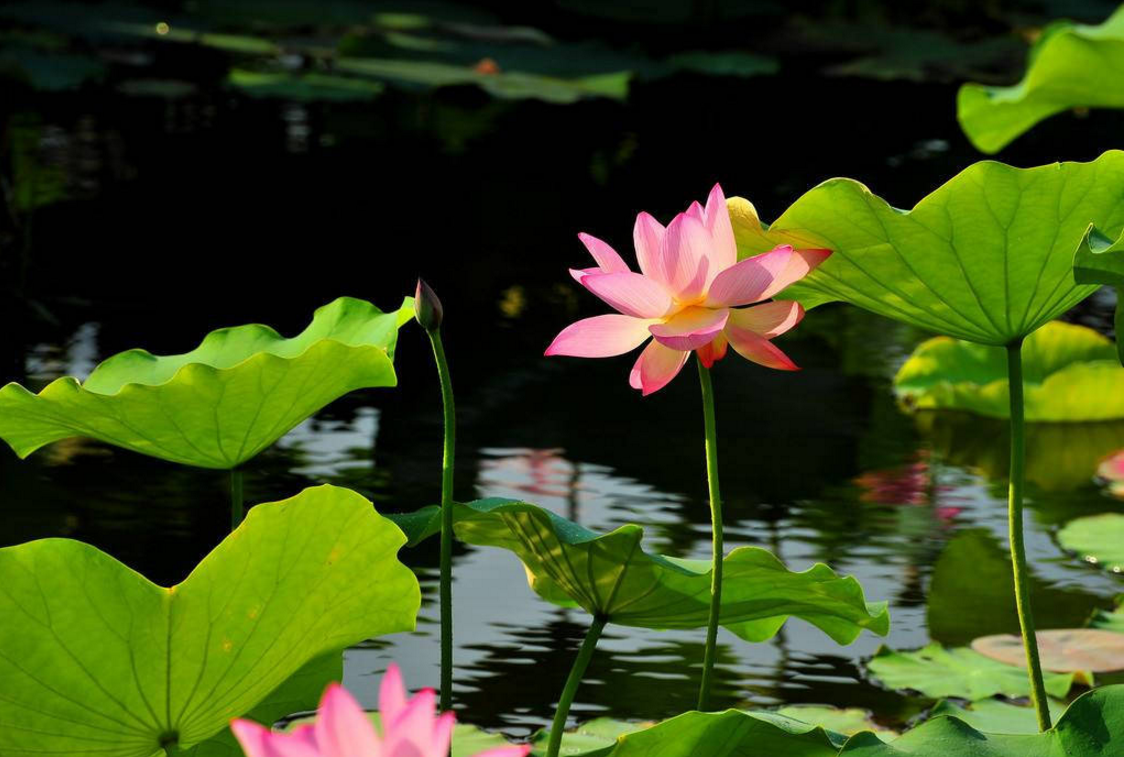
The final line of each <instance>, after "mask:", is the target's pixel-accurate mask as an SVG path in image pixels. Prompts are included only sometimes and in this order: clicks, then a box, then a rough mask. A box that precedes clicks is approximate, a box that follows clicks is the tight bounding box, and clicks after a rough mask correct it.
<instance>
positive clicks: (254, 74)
mask: <svg viewBox="0 0 1124 757" xmlns="http://www.w3.org/2000/svg"><path fill="white" fill-rule="evenodd" d="M226 80H227V82H228V83H229V84H230V85H231V86H233V87H236V88H238V89H240V90H242V91H243V92H245V93H246V94H248V95H250V96H252V97H275V98H279V99H283V100H300V101H304V102H318V101H323V100H331V101H337V102H354V101H364V100H370V99H371V98H374V97H377V96H378V95H380V94H381V93H382V92H383V90H384V89H386V86H385V85H383V84H382V83H381V82H377V81H370V80H369V79H357V78H354V77H348V76H334V75H332V74H318V73H302V74H289V73H270V72H263V71H249V70H246V69H241V68H235V69H232V70H231V72H230V74H229V75H228V76H227V79H226Z"/></svg>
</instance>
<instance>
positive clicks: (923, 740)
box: [839, 686, 1124, 757]
mask: <svg viewBox="0 0 1124 757" xmlns="http://www.w3.org/2000/svg"><path fill="white" fill-rule="evenodd" d="M839 754H840V757H906V755H909V756H910V757H1117V756H1118V755H1121V754H1124V686H1104V687H1102V688H1099V689H1094V690H1093V691H1090V692H1087V693H1085V694H1083V695H1082V696H1080V697H1078V698H1077V699H1076V700H1074V702H1073V704H1071V705H1070V706H1069V708H1068V709H1067V710H1066V711H1065V714H1063V715H1062V716H1061V718H1060V719H1059V720H1058V722H1057V724H1056V725H1055V726H1054V727H1053V728H1051V729H1050V730H1048V731H1046V732H1045V733H1040V734H1034V735H1018V734H994V733H982V732H980V731H977V730H976V729H975V728H973V727H972V726H970V725H968V724H967V723H965V722H964V721H962V720H960V719H959V718H956V717H938V718H933V719H932V720H928V721H926V722H924V723H922V724H921V725H919V726H918V727H917V728H914V729H913V730H911V731H907V732H906V733H905V734H904V735H903V736H901V737H900V738H897V739H895V740H893V741H891V742H890V743H889V744H884V743H882V742H881V741H880V740H879V739H878V738H876V737H875V736H874V735H873V734H869V733H862V734H859V735H857V736H855V737H853V738H851V740H850V741H848V742H847V745H846V746H845V747H844V748H843V751H842V752H840V753H839Z"/></svg>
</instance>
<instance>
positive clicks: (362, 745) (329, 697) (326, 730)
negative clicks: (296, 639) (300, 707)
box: [315, 668, 400, 757]
mask: <svg viewBox="0 0 1124 757" xmlns="http://www.w3.org/2000/svg"><path fill="white" fill-rule="evenodd" d="M395 670H396V671H397V668H395ZM387 675H388V676H389V671H388V672H387ZM399 683H400V680H399ZM383 685H384V686H385V685H386V678H385V677H384V678H383ZM382 698H383V697H382V694H381V692H380V694H379V700H380V704H381V703H382V702H381V700H382ZM391 699H392V701H393V697H391ZM391 709H392V710H393V709H394V708H393V704H392V706H391ZM382 717H384V718H385V717H387V716H386V713H385V712H383V713H382ZM383 722H384V723H385V722H386V721H385V720H384V721H383ZM315 728H316V745H317V746H318V747H319V748H320V752H321V753H322V754H323V755H325V756H326V757H328V756H330V757H335V755H339V757H348V756H349V755H377V754H378V752H379V749H380V747H379V737H378V735H377V734H376V733H375V726H374V724H373V723H371V719H370V718H369V717H367V713H366V712H364V711H363V708H362V707H360V706H359V703H358V702H356V701H355V698H354V697H352V696H351V694H349V693H347V690H346V689H344V687H342V686H340V685H339V684H338V683H333V684H331V685H330V686H328V688H327V690H325V692H324V696H323V698H322V699H321V700H320V710H319V713H318V716H317V718H316V726H315Z"/></svg>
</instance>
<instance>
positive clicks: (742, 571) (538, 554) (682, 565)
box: [391, 499, 890, 644]
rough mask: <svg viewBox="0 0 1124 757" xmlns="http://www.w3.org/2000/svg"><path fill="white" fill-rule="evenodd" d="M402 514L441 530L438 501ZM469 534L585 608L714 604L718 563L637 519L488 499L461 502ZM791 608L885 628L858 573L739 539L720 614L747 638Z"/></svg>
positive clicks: (666, 621)
mask: <svg viewBox="0 0 1124 757" xmlns="http://www.w3.org/2000/svg"><path fill="white" fill-rule="evenodd" d="M391 517H393V518H394V520H395V522H397V523H398V524H399V525H400V526H401V527H402V529H403V530H404V531H405V532H406V535H407V536H408V537H409V540H410V544H411V545H414V544H417V543H418V542H420V541H422V540H423V539H425V538H428V537H429V536H432V535H434V534H436V533H439V532H440V508H438V507H427V508H425V509H423V510H419V511H418V512H416V513H410V514H407V515H404V516H391ZM453 520H454V530H455V531H456V535H457V537H458V538H459V539H461V540H462V541H464V542H466V543H468V544H475V545H479V546H490V547H500V548H502V549H506V550H509V551H511V552H513V553H515V555H516V556H517V557H519V559H520V560H521V561H522V562H523V565H524V566H525V567H526V569H527V576H528V581H529V583H530V585H531V588H532V589H534V590H535V591H536V592H537V593H538V594H539V595H540V596H542V597H543V598H544V599H546V600H548V601H550V602H553V603H555V604H558V605H562V606H569V607H575V606H576V607H581V608H582V609H584V610H585V611H586V612H588V613H590V614H591V615H598V616H601V617H605V618H608V620H609V622H611V623H617V624H619V625H624V626H635V627H639V628H661V629H666V628H702V627H703V626H705V625H706V623H707V618H708V616H709V609H710V562H709V561H705V560H682V559H678V558H672V557H663V556H661V555H654V554H651V553H649V552H645V551H644V550H643V549H642V548H641V546H640V542H641V539H642V537H643V535H644V529H642V528H641V527H640V526H637V525H633V524H629V525H627V526H622V527H620V528H618V529H617V530H615V531H613V532H611V533H608V534H604V535H602V534H598V533H596V532H594V531H590V530H589V529H587V528H584V527H582V526H579V525H578V524H577V523H574V522H573V521H569V520H566V519H565V518H561V517H559V516H557V515H555V514H554V513H552V512H550V511H548V510H544V509H543V508H541V507H538V506H537V505H532V504H528V503H526V502H518V501H515V500H504V499H486V500H480V501H477V502H471V503H468V504H460V503H458V504H456V505H455V506H454V510H453ZM789 616H795V617H798V618H801V619H803V620H806V621H808V622H809V623H811V624H812V625H814V626H816V627H817V628H819V629H820V630H821V631H823V632H824V633H826V634H827V635H828V636H830V637H831V638H832V639H833V640H834V641H836V642H837V643H840V644H850V643H851V642H852V641H854V640H855V639H856V638H857V637H858V635H859V634H860V633H862V631H863V630H864V629H866V630H869V631H871V632H873V633H876V634H879V635H881V636H885V635H886V634H887V633H888V632H889V624H890V618H889V615H888V613H887V611H886V605H885V603H882V602H876V603H868V602H867V601H866V599H865V597H864V596H863V590H862V587H861V586H860V585H859V583H858V581H856V580H855V579H854V578H853V577H851V576H846V577H840V576H838V575H837V574H836V573H835V572H834V571H833V570H831V568H829V567H827V566H826V565H822V564H817V565H814V566H812V567H811V568H809V569H808V570H805V571H803V572H801V573H795V572H793V571H790V570H789V569H788V568H786V567H785V566H784V564H783V563H781V561H780V560H778V559H777V558H776V557H774V556H773V555H772V553H770V552H768V551H766V550H764V549H759V548H757V547H741V548H739V549H735V550H734V551H733V552H731V553H730V554H729V555H727V556H726V558H725V560H724V562H723V578H722V615H721V623H722V625H723V626H725V627H726V628H728V629H729V630H730V631H732V632H733V633H735V634H736V635H738V636H739V637H741V638H742V639H745V640H746V641H755V642H756V641H765V640H767V639H770V638H772V637H773V636H775V635H776V633H777V631H779V630H780V628H781V626H782V625H784V623H785V621H786V620H787V619H788V618H789Z"/></svg>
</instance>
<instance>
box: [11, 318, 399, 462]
mask: <svg viewBox="0 0 1124 757" xmlns="http://www.w3.org/2000/svg"><path fill="white" fill-rule="evenodd" d="M412 313H413V310H412V303H411V301H409V300H408V301H407V302H406V303H405V304H403V306H402V307H401V308H400V309H399V310H397V311H392V312H390V313H383V312H382V311H380V310H379V309H378V308H376V307H374V306H373V305H371V304H370V303H368V302H364V301H363V300H356V299H351V298H348V297H344V298H340V299H338V300H336V301H335V302H332V303H331V304H329V305H326V306H324V307H322V308H320V309H319V310H317V311H316V314H315V316H314V318H313V320H312V323H311V324H310V325H309V326H308V328H306V329H305V330H304V331H303V332H302V333H301V334H300V335H299V336H296V337H294V338H292V339H284V338H282V337H281V336H280V335H278V333H277V332H276V331H274V330H273V329H271V328H269V327H268V326H260V325H250V326H238V327H235V328H229V329H220V330H218V331H215V332H212V333H211V334H209V335H208V336H207V337H206V338H205V339H204V340H203V343H202V344H201V345H200V346H199V347H198V348H196V349H195V350H193V351H191V352H188V353H186V354H183V355H171V356H165V357H158V356H155V355H152V354H150V353H148V352H145V351H144V350H129V351H128V352H122V353H120V354H118V355H115V356H113V357H111V358H109V359H108V360H106V361H105V362H103V363H102V364H101V365H99V366H98V367H97V368H95V369H94V371H93V373H91V374H90V377H89V378H87V379H86V381H85V382H82V383H80V382H79V381H78V380H77V379H75V378H71V377H66V378H61V379H58V380H56V381H53V382H52V383H51V384H49V385H48V386H47V387H46V388H45V389H43V391H41V392H39V394H37V395H36V394H32V393H31V392H29V391H28V390H27V389H25V388H24V387H22V386H20V385H19V384H8V385H7V386H5V387H4V388H3V389H0V438H2V439H4V441H6V442H7V443H8V444H9V445H10V446H11V447H12V449H14V450H15V451H16V453H17V454H18V455H19V456H20V457H27V456H28V455H30V454H31V453H32V452H34V451H35V450H37V449H39V448H40V447H43V446H44V445H46V444H50V443H51V442H56V441H59V440H60V439H68V438H71V437H78V436H80V437H87V438H90V439H97V440H99V441H103V442H107V443H109V444H113V445H116V446H118V447H124V448H125V449H129V450H133V451H134V452H140V453H142V454H145V455H151V456H153V457H159V458H162V459H164V460H170V461H172V462H176V463H183V464H185V465H196V466H199V467H202V468H220V469H223V468H233V467H236V466H238V465H240V464H242V463H244V462H246V461H247V460H249V459H251V458H253V457H254V456H255V455H256V454H258V453H259V452H261V451H262V450H263V449H265V448H266V447H268V446H270V445H271V444H273V443H274V442H275V441H277V440H278V439H279V438H281V437H282V436H284V435H285V434H286V433H287V432H288V431H290V430H291V429H292V428H293V427H294V426H296V425H297V424H298V423H300V422H301V421H303V420H305V419H306V418H308V417H309V416H311V415H312V414H313V413H315V412H316V411H318V410H320V409H321V408H323V407H324V406H325V405H327V404H328V403H330V402H332V401H333V400H335V399H338V398H339V397H341V396H343V395H345V394H347V393H348V392H351V391H354V390H356V389H361V388H365V387H378V386H394V385H395V383H396V381H397V379H396V377H395V374H394V363H393V357H394V346H395V343H396V341H397V338H398V329H399V327H400V326H401V325H402V324H403V323H405V322H406V321H407V320H409V319H410V318H411V317H412Z"/></svg>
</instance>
